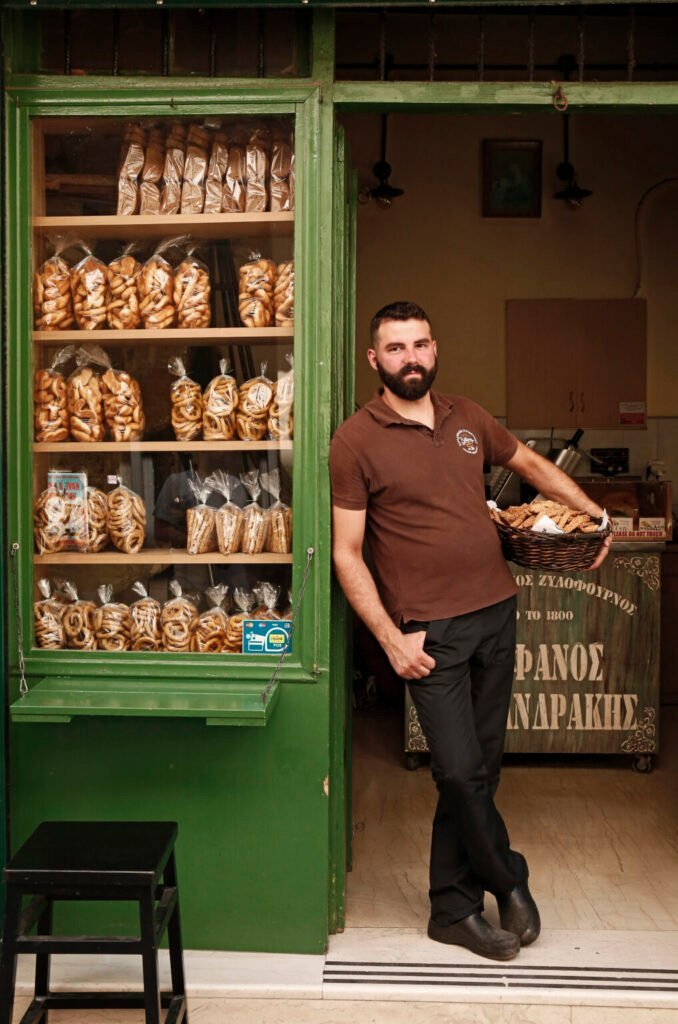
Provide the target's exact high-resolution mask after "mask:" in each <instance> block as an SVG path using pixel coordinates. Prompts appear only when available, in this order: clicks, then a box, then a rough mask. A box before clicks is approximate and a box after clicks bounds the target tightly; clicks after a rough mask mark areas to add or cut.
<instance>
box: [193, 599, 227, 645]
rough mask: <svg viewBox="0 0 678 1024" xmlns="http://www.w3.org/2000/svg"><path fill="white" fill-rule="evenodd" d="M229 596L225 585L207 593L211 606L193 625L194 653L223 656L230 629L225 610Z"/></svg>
mask: <svg viewBox="0 0 678 1024" xmlns="http://www.w3.org/2000/svg"><path fill="white" fill-rule="evenodd" d="M227 594H228V587H227V586H226V584H225V583H219V584H218V585H217V586H215V587H209V588H208V589H207V590H206V591H205V597H206V598H207V599H208V601H209V603H210V606H209V608H208V609H207V611H204V612H202V613H201V614H200V615H199V616H198V617H197V619H195V620H194V621H193V622H192V623H191V650H192V651H195V652H196V653H198V654H221V652H222V650H223V648H224V644H225V643H226V631H227V629H228V615H227V614H226V612H225V611H224V608H223V605H224V601H225V600H226V595H227Z"/></svg>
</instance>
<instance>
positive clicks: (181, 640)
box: [160, 580, 198, 654]
mask: <svg viewBox="0 0 678 1024" xmlns="http://www.w3.org/2000/svg"><path fill="white" fill-rule="evenodd" d="M168 589H169V592H170V594H171V595H172V597H171V598H170V599H169V600H168V601H166V602H165V604H164V605H163V609H162V614H161V616H160V628H161V630H162V646H163V650H165V651H172V652H173V653H176V654H181V653H183V652H185V651H190V649H191V624H192V623H193V622H194V621H195V619H196V618H197V617H198V609H197V608H196V606H195V605H194V604H193V602H192V601H189V599H188V598H187V597H184V596H183V594H182V590H181V584H179V583H178V582H177V581H176V580H172V582H171V583H170V585H169V588H168Z"/></svg>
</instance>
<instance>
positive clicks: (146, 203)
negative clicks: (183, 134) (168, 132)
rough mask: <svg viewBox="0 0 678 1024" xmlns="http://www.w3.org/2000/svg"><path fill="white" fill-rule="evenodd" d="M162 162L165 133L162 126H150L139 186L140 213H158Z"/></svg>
mask: <svg viewBox="0 0 678 1024" xmlns="http://www.w3.org/2000/svg"><path fill="white" fill-rule="evenodd" d="M164 164H165V134H164V132H163V130H162V128H151V130H150V132H149V135H148V143H147V145H146V159H145V160H144V166H143V170H142V172H141V185H140V186H139V194H140V203H139V213H141V214H154V213H160V180H161V178H162V171H163V167H164Z"/></svg>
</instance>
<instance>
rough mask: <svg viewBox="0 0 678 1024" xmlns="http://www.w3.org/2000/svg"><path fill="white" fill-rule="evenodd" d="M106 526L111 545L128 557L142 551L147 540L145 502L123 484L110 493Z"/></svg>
mask: <svg viewBox="0 0 678 1024" xmlns="http://www.w3.org/2000/svg"><path fill="white" fill-rule="evenodd" d="M107 506H108V514H107V519H106V525H107V528H108V536H109V537H110V539H111V543H112V544H113V545H114V547H116V548H117V549H118V551H123V552H124V553H125V554H127V555H136V554H137V553H138V552H139V551H141V549H142V547H143V545H144V541H145V539H146V507H145V505H144V503H143V500H142V499H141V498H140V497H139V495H138V494H135V493H134V491H131V490H130V489H129V487H125V486H124V485H123V484H122V483H120V484H118V486H117V487H116V488H114V490H112V491H109V493H108V497H107Z"/></svg>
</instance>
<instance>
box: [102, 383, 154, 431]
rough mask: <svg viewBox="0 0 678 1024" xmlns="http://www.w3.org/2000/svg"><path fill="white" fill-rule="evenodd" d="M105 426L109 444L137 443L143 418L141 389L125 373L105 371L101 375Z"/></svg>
mask: <svg viewBox="0 0 678 1024" xmlns="http://www.w3.org/2000/svg"><path fill="white" fill-rule="evenodd" d="M101 392H102V396H103V403H104V417H105V420H106V426H107V427H108V429H109V431H110V432H111V438H112V440H113V441H141V440H142V439H143V436H144V428H145V426H146V418H145V416H144V406H143V402H142V399H141V387H140V386H139V382H138V380H136V379H135V378H134V377H133V376H132V375H131V374H130V373H127V371H126V370H114V369H113V368H112V367H109V368H108V369H107V370H106V372H105V373H103V374H102V375H101Z"/></svg>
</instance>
